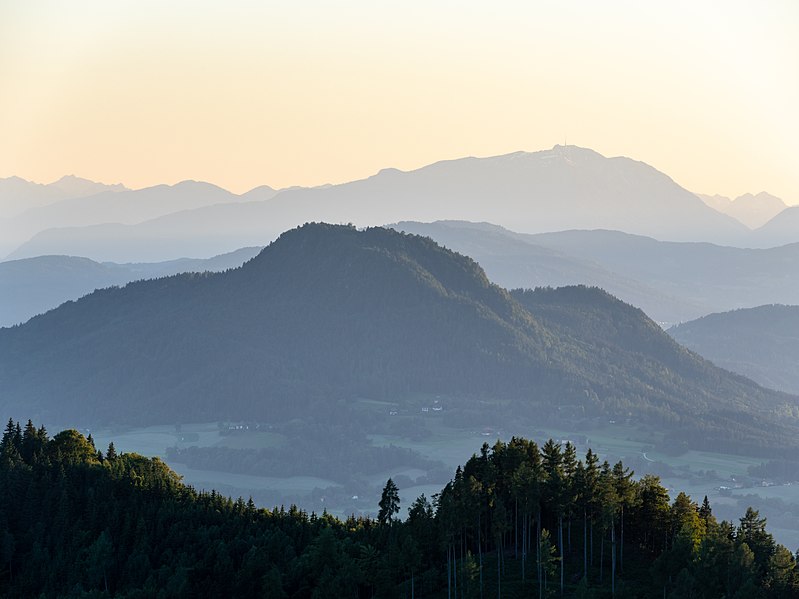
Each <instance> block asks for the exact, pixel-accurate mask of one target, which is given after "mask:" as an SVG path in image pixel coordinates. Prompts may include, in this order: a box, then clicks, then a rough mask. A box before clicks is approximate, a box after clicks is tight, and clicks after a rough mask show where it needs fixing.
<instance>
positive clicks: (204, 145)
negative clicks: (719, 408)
mask: <svg viewBox="0 0 799 599" xmlns="http://www.w3.org/2000/svg"><path fill="white" fill-rule="evenodd" d="M798 107H799V2H797V1H796V0H784V1H764V0H758V1H753V2H733V1H729V0H726V1H721V0H719V1H715V2H711V1H706V2H700V1H698V0H692V1H686V2H681V1H674V0H669V1H668V2H641V1H640V0H635V1H629V2H622V1H612V2H611V1H602V2H599V1H596V0H590V1H589V0H586V1H574V0H572V1H569V0H562V1H555V0H549V1H531V0H526V1H523V2H491V3H489V2H487V1H483V2H468V1H464V0H460V1H458V2H414V1H410V0H403V1H402V2H388V1H379V0H370V1H358V2H333V1H307V0H294V1H291V2H284V3H278V2H265V1H258V2H255V1H253V2H234V1H230V0H227V1H224V2H223V1H218V2H210V1H200V0H191V1H179V0H170V1H169V2H165V1H164V0H134V1H131V2H125V1H113V0H80V1H77V2H65V1H63V0H52V1H50V2H47V1H44V0H1V1H0V177H5V176H10V175H19V176H22V177H24V178H26V179H32V180H35V181H39V182H49V181H52V180H54V179H57V178H58V177H60V176H61V175H63V174H76V175H80V176H84V177H88V178H91V179H95V180H100V181H104V182H107V183H114V182H122V183H125V184H126V185H128V186H131V187H143V186H146V185H151V184H155V183H161V182H166V183H174V182H177V181H180V180H182V179H202V180H206V181H211V182H214V183H217V184H219V185H221V186H223V187H226V188H228V189H232V190H233V191H237V192H241V191H245V190H247V189H249V188H251V187H254V186H256V185H259V184H264V183H267V184H269V185H272V186H287V185H314V184H320V183H325V182H342V181H347V180H352V179H356V178H362V177H365V176H368V175H370V174H373V173H375V172H376V171H377V170H379V169H380V168H383V167H388V166H392V167H397V168H401V169H411V168H415V167H418V166H421V165H424V164H427V163H430V162H434V161H436V160H441V159H445V158H456V157H461V156H467V155H475V156H487V155H493V154H501V153H506V152H512V151H516V150H539V149H544V148H548V147H551V146H553V145H554V144H556V143H563V141H564V139H568V143H574V144H577V145H581V146H586V147H591V148H593V149H595V150H597V151H599V152H601V153H603V154H605V155H614V156H615V155H626V156H630V157H633V158H636V159H639V160H643V161H645V162H648V163H650V164H652V165H653V166H655V167H657V168H659V169H660V170H663V171H664V172H666V173H668V174H669V175H671V176H672V177H674V178H675V179H676V180H677V182H678V183H680V184H681V185H683V186H685V187H687V188H689V189H691V190H693V191H697V192H702V193H722V194H724V195H732V196H734V195H738V194H741V193H744V192H747V191H751V192H757V191H761V190H767V191H769V192H771V193H774V194H776V195H778V196H781V197H783V198H784V199H785V200H786V201H788V202H789V203H799V168H797V165H799V108H798Z"/></svg>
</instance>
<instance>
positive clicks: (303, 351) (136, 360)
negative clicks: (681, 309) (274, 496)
mask: <svg viewBox="0 0 799 599" xmlns="http://www.w3.org/2000/svg"><path fill="white" fill-rule="evenodd" d="M0 388H2V389H3V393H2V396H0V402H2V404H0V408H1V409H2V410H3V411H4V413H11V414H16V413H20V412H24V413H26V414H33V415H35V416H36V417H37V419H41V420H42V421H46V422H52V421H54V420H55V421H62V422H63V421H76V420H79V421H81V422H85V423H87V424H89V423H94V424H99V423H102V424H110V423H126V424H137V423H139V424H152V423H170V422H181V421H186V420H187V419H191V420H194V421H209V420H229V419H245V418H247V419H254V420H257V421H277V420H281V419H283V420H287V419H291V418H301V417H303V415H305V414H309V413H311V414H316V415H321V416H322V417H325V415H328V417H329V418H331V419H335V418H340V417H341V414H342V410H345V409H347V408H346V406H350V408H351V406H352V401H353V400H354V399H356V398H368V399H374V400H379V401H385V400H389V401H392V402H399V403H402V402H403V401H404V399H403V398H407V397H409V396H418V394H437V395H440V396H445V397H446V398H447V402H448V404H449V409H451V410H453V411H454V412H456V413H459V414H460V417H461V418H462V419H463V420H464V421H465V420H468V419H469V418H471V421H472V422H475V423H476V422H480V421H481V420H482V419H485V418H490V419H493V420H497V421H501V420H503V419H504V420H506V421H507V422H517V423H518V422H520V421H525V420H528V421H530V422H534V421H537V422H541V421H542V420H546V419H551V420H555V421H556V420H557V419H558V418H568V419H569V420H570V421H572V422H573V421H574V420H575V419H576V420H580V419H591V418H613V419H622V420H624V421H629V422H631V423H632V424H636V425H649V426H655V427H657V430H658V431H661V432H666V434H667V437H668V438H669V439H670V440H671V441H672V442H681V443H687V444H689V445H691V446H695V447H711V446H712V447H713V448H714V449H715V450H729V451H736V452H737V451H744V450H747V451H759V450H766V449H769V448H770V449H774V448H776V447H780V448H785V447H794V446H795V445H796V441H795V439H796V436H795V434H796V432H799V429H797V424H798V423H797V421H796V406H797V401H799V400H798V399H797V398H796V397H793V396H790V395H786V394H781V393H778V392H775V391H771V390H768V389H764V388H761V387H759V386H757V385H756V384H754V383H752V382H751V381H749V380H748V379H746V378H743V377H741V376H737V375H734V374H732V373H729V372H727V371H725V370H721V369H719V368H717V367H715V366H713V365H712V364H710V363H709V362H706V361H705V360H703V359H701V358H700V357H699V356H697V355H696V354H693V353H691V352H689V351H688V350H685V349H684V348H682V347H681V346H679V345H678V344H677V343H676V342H675V341H673V340H672V339H671V338H670V337H669V336H668V335H667V334H666V333H664V332H663V331H662V329H661V328H660V327H659V326H658V325H657V324H655V323H654V322H653V321H651V320H650V319H649V318H647V317H646V315H645V314H644V313H643V312H641V311H640V310H638V309H637V308H634V307H632V306H629V305H627V304H624V303H622V302H620V301H619V300H616V299H615V298H613V297H611V296H609V295H608V294H606V293H605V292H603V291H600V290H598V289H591V288H585V287H570V288H563V289H559V290H548V289H542V290H538V291H518V292H514V293H512V294H510V293H508V292H507V291H505V290H504V289H502V288H500V287H498V286H496V285H494V284H492V283H491V282H490V281H489V280H488V278H487V277H486V276H485V274H484V272H483V271H482V269H481V268H480V267H479V266H478V265H477V264H476V263H475V262H474V261H472V260H471V259H470V258H467V257H465V256H462V255H460V254H456V253H454V252H452V251H449V250H446V249H445V248H442V247H441V246H439V245H437V244H436V243H434V242H433V241H432V240H429V239H426V238H422V237H419V236H415V235H406V234H401V233H398V232H395V231H393V230H387V229H382V228H372V229H367V230H364V231H358V230H356V229H355V228H353V227H350V226H333V225H322V224H314V225H306V226H303V227H301V228H298V229H294V230H291V231H288V232H286V233H284V234H283V235H281V236H280V238H279V239H278V240H277V241H275V242H274V243H272V244H270V245H269V246H268V247H267V248H265V249H264V250H263V251H262V252H261V253H260V254H259V255H258V256H256V257H255V258H253V259H252V260H250V261H248V262H246V263H245V264H244V265H243V266H242V267H240V268H237V269H232V270H228V271H225V272H221V273H203V274H183V275H176V276H171V277H166V278H161V279H156V280H150V281H139V282H136V283H131V284H128V285H126V286H125V287H122V288H110V289H106V290H102V291H96V292H94V293H92V294H90V295H88V296H86V297H84V298H82V299H80V300H79V301H77V302H68V303H66V304H64V305H62V306H60V307H59V308H57V309H55V310H52V311H50V312H48V313H46V314H44V315H42V316H37V317H35V318H33V319H31V320H30V321H28V322H27V323H25V324H24V325H21V326H18V327H13V328H10V329H0Z"/></svg>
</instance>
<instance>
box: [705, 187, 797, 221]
mask: <svg viewBox="0 0 799 599" xmlns="http://www.w3.org/2000/svg"><path fill="white" fill-rule="evenodd" d="M697 195H699V197H700V198H701V199H702V201H703V202H705V204H707V205H708V206H710V207H711V208H713V209H715V210H718V211H719V212H721V213H723V214H728V215H730V216H731V217H733V218H734V219H736V220H738V221H740V222H742V223H743V224H745V225H746V226H747V227H749V228H750V229H757V228H759V227H762V226H763V225H765V224H766V223H767V222H768V221H770V220H771V219H772V218H774V217H775V216H777V215H778V214H779V213H780V212H782V211H783V210H785V209H786V208H787V207H788V205H787V204H786V203H785V202H783V201H782V200H781V199H780V198H778V197H776V196H773V195H771V194H769V193H766V192H764V191H763V192H760V193H758V194H756V195H753V194H751V193H746V194H744V195H742V196H738V197H737V198H735V199H730V198H728V197H725V196H721V195H718V194H717V195H712V196H710V195H703V194H697Z"/></svg>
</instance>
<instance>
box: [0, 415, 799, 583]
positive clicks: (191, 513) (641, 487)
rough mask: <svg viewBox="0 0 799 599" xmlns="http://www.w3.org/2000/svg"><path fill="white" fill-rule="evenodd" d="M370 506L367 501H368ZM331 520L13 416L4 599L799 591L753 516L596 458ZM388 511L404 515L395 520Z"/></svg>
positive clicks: (0, 445)
mask: <svg viewBox="0 0 799 599" xmlns="http://www.w3.org/2000/svg"><path fill="white" fill-rule="evenodd" d="M375 507H376V508H377V507H378V506H375ZM379 508H380V514H379V517H378V518H377V519H375V520H373V519H370V518H365V517H361V518H354V517H351V518H348V519H346V520H344V521H342V520H340V519H337V518H334V517H332V516H330V515H329V514H327V513H322V514H321V515H318V514H314V513H311V514H308V513H306V512H303V511H301V510H299V509H297V508H296V507H294V506H292V507H289V508H288V509H285V508H284V507H278V508H274V509H262V508H258V507H256V506H255V504H254V503H253V502H252V500H249V501H245V500H244V499H242V498H239V499H237V500H233V499H230V498H227V497H224V496H221V495H220V494H218V493H216V492H214V491H211V492H198V491H197V490H195V489H193V488H191V487H189V486H186V485H184V484H183V483H181V482H180V477H179V476H178V475H177V474H175V473H174V472H173V471H172V470H171V469H170V468H169V467H167V466H166V464H164V463H163V462H162V461H161V460H159V459H158V458H147V457H144V456H141V455H137V454H130V453H121V454H118V453H117V451H116V449H115V448H114V446H113V444H111V445H110V446H109V447H108V448H106V449H105V450H101V449H98V448H96V447H95V446H94V441H93V439H92V438H91V435H90V436H88V437H84V436H83V435H81V434H80V433H78V432H77V431H74V430H67V431H63V432H60V433H58V434H57V435H55V436H54V437H52V438H51V437H50V436H49V434H48V433H47V431H46V430H45V429H44V428H43V427H39V428H36V427H35V426H34V425H33V424H32V423H31V422H30V421H28V423H27V424H26V425H25V426H21V425H20V424H19V423H16V422H14V421H13V420H9V422H8V424H7V426H6V428H5V431H4V433H3V437H2V441H0V594H2V595H4V596H37V595H38V596H45V597H56V596H59V597H63V596H68V597H111V596H118V597H173V596H237V597H416V596H418V597H448V598H450V599H451V598H452V597H480V596H492V597H493V596H497V597H521V596H525V597H529V596H533V597H535V596H538V597H544V596H569V597H572V596H574V597H592V596H594V597H606V596H607V597H609V596H616V597H653V596H657V597H660V596H666V597H675V598H676V597H699V598H704V597H707V598H711V597H713V598H717V597H740V598H753V597H764V598H766V597H775V598H777V597H779V598H781V597H797V596H799V573H798V572H797V570H796V558H795V556H794V555H793V554H792V553H791V551H789V550H788V549H786V548H785V547H783V546H781V545H778V544H776V543H775V542H774V539H773V537H772V536H771V534H769V532H768V531H767V529H766V522H765V519H763V518H761V517H760V516H759V514H758V513H757V512H756V511H754V510H752V509H749V510H747V511H746V513H745V514H744V515H743V516H742V517H741V518H740V520H739V522H738V523H732V522H726V521H722V522H718V521H717V520H716V518H715V517H714V516H713V510H712V507H711V506H710V504H709V502H708V501H707V498H705V499H704V501H702V502H699V503H697V502H695V501H694V500H692V499H691V498H690V497H688V496H687V495H685V494H684V493H680V494H678V495H677V496H676V497H674V498H673V499H670V498H669V494H668V492H667V490H666V489H665V488H664V487H663V486H662V485H661V483H660V480H659V479H658V478H657V477H654V476H649V475H647V476H644V477H642V478H640V479H636V478H635V477H634V476H633V473H632V472H630V471H629V470H628V469H627V468H625V466H624V465H623V464H622V463H621V462H619V463H617V464H614V465H611V464H609V463H607V462H600V460H599V458H598V457H597V455H596V454H595V453H593V451H591V450H588V452H587V453H586V455H585V456H584V457H582V458H580V457H578V456H577V454H576V451H575V449H574V446H573V445H571V444H568V443H567V444H566V445H561V444H559V443H556V442H554V441H552V440H550V441H547V442H546V443H545V444H544V445H543V446H540V447H539V446H538V445H537V444H536V443H535V442H533V441H528V440H525V439H520V438H513V439H511V440H510V441H509V442H507V443H505V442H501V441H497V442H496V443H495V444H494V445H493V446H489V445H488V444H484V445H483V446H482V448H481V449H480V451H479V452H478V453H477V454H475V455H473V456H472V458H470V459H469V460H468V461H467V462H466V464H464V465H463V467H459V468H458V469H457V471H456V472H455V474H454V476H453V478H452V480H451V481H450V482H449V483H448V484H447V485H446V486H445V487H444V488H443V489H442V490H441V492H440V493H438V494H436V495H435V496H434V497H432V498H427V497H425V496H424V495H422V496H420V497H418V498H417V499H416V500H415V501H414V502H413V503H412V504H411V505H410V506H401V505H400V504H399V496H398V494H397V487H396V485H395V484H394V482H393V481H392V480H389V481H387V483H386V486H385V489H384V492H383V497H382V498H381V501H380V506H379ZM400 515H402V516H403V518H400Z"/></svg>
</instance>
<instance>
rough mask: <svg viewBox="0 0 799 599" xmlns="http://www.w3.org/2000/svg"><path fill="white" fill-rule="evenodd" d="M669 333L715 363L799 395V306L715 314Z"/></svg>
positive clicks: (749, 309) (767, 384)
mask: <svg viewBox="0 0 799 599" xmlns="http://www.w3.org/2000/svg"><path fill="white" fill-rule="evenodd" d="M668 332H669V334H670V335H671V336H672V337H674V338H675V339H676V340H677V341H679V342H680V343H682V344H684V345H685V346H686V347H690V348H691V349H692V350H694V351H696V352H697V353H699V354H701V355H703V356H704V357H706V358H707V359H708V360H712V361H713V363H714V364H718V365H719V366H721V367H723V368H727V369H729V370H732V371H734V372H739V373H741V374H743V375H745V376H748V377H750V378H751V379H752V380H754V381H757V382H758V383H760V384H761V385H765V386H767V387H771V388H772V389H780V390H782V391H787V392H789V393H797V394H799V368H797V364H799V306H782V305H768V306H759V307H757V308H747V309H742V310H733V311H731V312H722V313H718V314H709V315H707V316H704V317H702V318H698V319H697V320H692V321H691V322H685V323H682V324H680V325H678V326H675V327H672V328H670V329H669V331H668Z"/></svg>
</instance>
